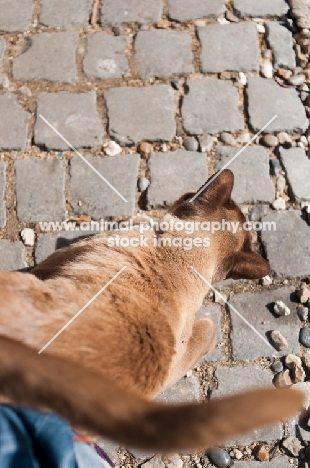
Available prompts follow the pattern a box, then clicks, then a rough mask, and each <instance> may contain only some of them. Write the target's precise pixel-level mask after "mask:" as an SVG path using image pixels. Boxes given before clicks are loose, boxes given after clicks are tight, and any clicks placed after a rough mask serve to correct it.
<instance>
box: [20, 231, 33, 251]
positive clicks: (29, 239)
mask: <svg viewBox="0 0 310 468" xmlns="http://www.w3.org/2000/svg"><path fill="white" fill-rule="evenodd" d="M20 235H21V238H22V239H23V242H24V244H25V245H27V246H29V247H33V246H34V230H33V229H30V228H25V229H23V230H22V231H21V233H20Z"/></svg>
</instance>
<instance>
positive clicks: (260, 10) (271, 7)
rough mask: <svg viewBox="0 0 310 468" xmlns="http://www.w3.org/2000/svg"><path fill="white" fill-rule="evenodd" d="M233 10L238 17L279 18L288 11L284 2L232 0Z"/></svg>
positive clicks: (283, 0) (279, 0) (282, 0)
mask: <svg viewBox="0 0 310 468" xmlns="http://www.w3.org/2000/svg"><path fill="white" fill-rule="evenodd" d="M234 9H235V12H236V13H237V14H238V15H239V16H242V17H244V16H246V17H250V18H256V17H281V16H283V15H285V14H286V13H287V11H288V9H289V7H288V4H287V2H286V1H285V0H272V1H270V0H260V1H259V2H258V1H257V0H234Z"/></svg>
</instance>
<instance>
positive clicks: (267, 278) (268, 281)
mask: <svg viewBox="0 0 310 468" xmlns="http://www.w3.org/2000/svg"><path fill="white" fill-rule="evenodd" d="M271 284H272V278H271V277H270V276H269V275H267V276H264V278H262V285H263V286H270V285H271Z"/></svg>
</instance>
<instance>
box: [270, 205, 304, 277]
mask: <svg viewBox="0 0 310 468" xmlns="http://www.w3.org/2000/svg"><path fill="white" fill-rule="evenodd" d="M263 222H274V223H276V228H277V230H276V231H267V230H263V231H262V241H263V244H264V247H265V249H266V252H267V257H268V260H269V262H270V264H271V268H272V270H273V271H274V272H275V274H276V276H277V277H279V278H281V277H282V278H283V277H285V278H294V277H296V276H304V275H309V274H310V264H309V258H310V244H309V235H310V226H309V225H308V224H307V222H306V221H304V220H303V219H302V214H301V212H300V211H297V210H296V211H295V210H294V211H293V210H292V211H284V212H274V213H270V214H269V215H267V216H266V217H265V218H263Z"/></svg>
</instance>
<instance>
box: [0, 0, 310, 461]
mask: <svg viewBox="0 0 310 468" xmlns="http://www.w3.org/2000/svg"><path fill="white" fill-rule="evenodd" d="M299 4H300V5H298V1H294V0H292V1H291V4H290V6H292V7H293V10H292V11H290V10H289V5H288V4H287V3H286V1H285V0H260V1H257V0H228V1H226V3H225V0H204V1H201V0H191V1H188V0H162V1H161V0H101V2H99V1H97V0H95V1H93V0H66V1H61V0H23V1H22V2H21V1H19V0H10V1H7V0H0V11H1V15H0V31H1V32H0V83H1V84H0V115H1V119H0V159H1V161H0V228H1V230H0V267H1V268H2V269H5V270H14V269H17V270H26V269H27V268H31V267H32V266H33V265H34V264H35V263H38V262H40V261H42V260H43V259H44V258H46V256H47V255H49V254H50V253H52V252H53V251H54V250H55V249H56V248H59V247H62V246H64V245H67V244H68V243H70V242H71V241H72V240H74V239H75V238H78V237H81V236H85V235H89V234H90V232H84V231H78V232H77V231H69V232H68V231H67V232H66V231H64V232H58V233H43V232H42V230H41V228H40V225H39V222H44V221H46V222H49V221H55V222H56V221H59V222H62V221H65V220H71V221H77V222H78V223H79V222H81V221H82V220H89V219H90V218H89V217H91V219H92V220H97V221H98V220H100V219H102V218H105V219H106V220H120V219H125V218H126V217H128V216H131V215H133V214H135V213H137V212H142V213H144V212H147V214H149V215H151V216H154V217H157V216H159V215H160V214H162V213H163V212H164V209H165V208H166V207H167V206H169V204H171V203H172V202H173V201H174V200H175V199H176V198H177V197H178V196H179V195H181V194H182V193H183V192H185V191H187V190H195V189H197V188H198V187H199V186H200V185H201V184H202V183H203V182H204V181H205V180H206V179H207V177H208V175H211V174H212V173H213V172H214V171H215V170H217V169H220V168H221V167H223V165H224V164H226V163H227V162H228V161H229V160H230V159H231V158H232V157H233V156H234V155H235V154H236V153H237V151H239V150H240V149H241V148H242V147H243V146H244V145H246V144H247V143H248V142H249V141H250V140H251V139H252V138H253V136H254V135H255V133H256V132H258V131H259V130H260V129H261V128H262V127H263V126H264V125H265V124H266V123H267V122H268V121H270V119H272V118H273V116H274V115H277V119H275V120H274V121H273V122H272V123H271V124H270V125H269V126H268V128H266V130H265V132H264V133H263V134H262V135H261V136H260V137H258V138H256V139H254V141H253V142H252V143H251V144H250V146H249V147H248V148H247V149H246V150H245V151H244V152H243V153H242V154H241V155H240V157H238V158H237V159H235V161H234V162H233V163H232V164H231V168H232V170H233V171H234V173H235V176H236V187H235V189H234V197H235V199H236V201H237V202H238V203H240V204H241V205H242V209H243V211H244V213H245V214H246V215H247V216H248V217H249V218H250V219H251V220H253V221H259V220H261V219H262V220H264V221H276V223H277V232H268V231H264V232H262V233H258V235H255V236H253V240H254V242H255V245H256V248H257V250H258V251H260V252H262V253H263V255H265V256H266V257H267V258H268V259H269V260H270V262H271V266H272V270H273V272H272V277H271V278H267V279H265V280H264V281H262V282H246V281H244V282H232V281H230V282H229V281H226V282H223V283H222V284H220V285H219V288H220V289H221V291H222V293H223V294H225V295H226V296H227V297H230V301H231V304H232V306H234V307H235V308H236V309H237V310H239V311H240V312H241V313H242V314H243V315H244V317H245V318H246V319H247V320H249V322H251V323H252V324H253V325H254V326H255V327H256V328H257V330H258V331H259V332H260V333H262V334H263V335H266V336H268V332H269V331H270V330H273V329H275V328H276V329H278V330H279V331H281V333H282V334H283V336H284V337H285V338H286V339H287V341H288V347H287V348H286V349H285V351H283V352H282V353H281V355H283V356H285V355H287V354H288V353H294V354H297V355H300V356H302V355H303V356H304V363H305V370H306V382H305V383H303V384H302V383H299V384H297V385H303V388H304V389H306V391H307V392H308V393H309V394H310V389H309V387H310V381H309V378H310V372H309V369H310V359H309V356H308V354H307V350H306V348H304V347H303V346H301V345H300V343H299V333H300V328H303V327H307V324H308V322H307V321H300V319H299V318H298V316H297V313H296V305H297V302H298V300H297V298H296V295H295V290H296V288H298V287H300V283H301V280H306V282H308V283H309V282H310V261H309V260H310V242H309V235H310V227H309V223H310V214H309V213H310V161H309V156H310V153H309V143H310V132H309V129H308V128H309V117H310V95H309V85H310V66H309V53H310V29H305V28H309V27H310V3H309V2H308V1H307V0H304V1H302V2H300V1H299ZM303 28H304V29H303ZM40 114H41V115H42V116H43V117H44V118H45V119H47V121H48V122H50V123H51V124H52V125H53V126H54V127H55V128H56V129H57V130H58V131H59V132H60V133H61V134H62V135H63V136H64V137H65V138H66V139H67V140H68V141H69V142H70V144H71V145H73V146H74V147H76V148H77V149H79V150H80V151H81V152H82V153H83V155H84V156H85V157H86V159H87V161H88V162H89V163H91V164H92V165H93V166H94V167H95V168H96V169H97V170H98V171H99V172H100V173H101V174H103V175H104V177H105V178H106V179H107V180H108V181H109V182H110V183H111V184H112V185H113V186H114V187H115V188H116V189H117V190H118V191H119V192H120V193H121V195H122V196H123V197H124V198H126V199H127V201H128V202H127V203H126V202H125V201H124V200H123V199H122V198H121V197H119V196H118V194H117V193H116V192H115V191H113V190H112V189H111V188H110V187H109V186H108V185H107V184H106V183H105V182H104V181H103V180H101V179H100V178H99V177H98V175H97V174H96V173H94V172H93V171H92V170H91V169H90V168H89V167H87V165H86V164H85V162H83V161H82V160H81V159H80V158H79V156H78V155H77V154H75V152H74V151H72V150H71V149H70V147H69V146H68V144H67V143H66V142H65V141H64V140H63V139H61V138H60V137H59V136H58V135H57V134H56V133H55V132H54V131H53V130H52V129H51V128H50V127H49V126H48V125H47V123H46V122H45V121H44V120H43V119H41V118H40ZM111 141H112V143H111ZM137 181H138V184H137ZM149 182H150V185H149ZM148 185H149V187H148ZM307 218H309V219H307ZM26 228H27V229H28V230H27V229H26ZM25 229H26V230H25ZM29 229H30V230H31V231H29ZM33 233H34V235H35V237H34V241H33V239H32V238H31V237H32V234H33ZM277 300H282V301H284V302H285V304H286V305H287V306H289V307H290V309H291V315H289V316H288V317H279V316H276V315H275V314H274V313H272V311H273V309H272V305H273V303H274V302H275V301H277ZM308 306H309V304H307V303H306V304H304V308H307V307H308ZM206 313H210V314H211V316H213V318H214V320H215V322H216V323H217V327H218V339H219V342H218V346H217V349H216V350H215V351H214V352H213V353H212V354H211V355H210V356H208V357H207V358H205V360H204V361H203V362H202V363H201V364H200V365H199V366H198V367H197V368H196V369H195V370H194V371H193V372H191V373H190V374H189V375H188V376H187V377H186V378H184V379H183V380H182V381H180V382H179V383H178V384H177V385H176V386H175V387H174V388H173V389H171V390H169V391H168V392H166V393H165V394H164V395H162V396H161V398H162V399H164V400H165V401H175V402H177V401H189V400H192V399H193V400H197V399H200V400H201V401H202V400H204V399H206V397H211V398H214V397H216V396H220V395H223V394H226V393H230V392H232V391H235V390H236V391H237V390H240V389H244V388H249V387H251V386H253V385H257V384H266V385H272V379H273V376H274V372H273V371H272V370H271V369H270V365H271V364H272V363H273V362H274V358H273V357H272V355H271V354H272V353H271V352H270V351H271V350H270V349H269V348H268V346H266V345H264V343H263V342H262V341H260V340H259V338H258V337H257V335H255V334H254V333H252V332H251V330H250V329H249V328H247V326H246V325H245V324H244V322H242V321H241V320H240V318H238V317H237V316H236V315H235V314H234V313H233V311H232V309H230V308H229V307H227V306H224V305H223V303H221V300H220V299H218V298H217V299H216V302H214V295H213V293H210V294H209V296H208V297H207V298H206V302H205V305H204V307H203V308H202V309H201V310H200V312H199V314H200V315H201V316H203V315H204V314H206ZM303 313H304V314H305V317H307V314H308V311H307V310H304V312H303ZM305 317H304V318H305ZM307 365H308V367H307ZM276 367H277V372H280V371H281V365H280V364H279V363H278V364H277V366H276ZM287 373H288V371H287V372H286V374H285V377H286V378H287ZM282 378H284V377H283V375H282ZM301 380H302V379H301ZM295 381H296V379H295ZM307 381H309V383H307ZM249 417H250V415H249ZM227 423H229V421H227ZM287 436H291V437H293V438H294V439H292V440H291V442H292V444H293V445H294V444H295V446H296V444H297V445H298V443H297V442H298V441H296V439H295V437H297V438H299V439H300V440H301V442H302V446H303V449H302V450H301V452H300V456H299V457H298V456H297V455H298V450H297V449H296V447H295V449H294V447H293V448H292V447H291V446H290V448H288V449H284V446H283V442H284V441H285V440H286V439H287ZM288 440H289V441H290V439H288ZM309 441H310V431H309V428H308V426H307V425H306V424H304V423H303V422H302V421H298V418H297V419H295V420H293V421H290V422H289V424H287V425H282V424H280V423H279V424H277V425H276V426H274V427H272V428H269V429H263V430H261V431H257V432H255V433H253V434H251V435H249V436H246V437H243V438H240V439H238V440H234V441H229V442H227V446H228V449H227V450H228V452H229V453H230V454H231V456H232V458H233V459H235V466H236V467H238V468H242V467H243V468H245V467H246V468H248V467H253V468H254V467H258V466H262V467H265V466H270V467H271V468H284V467H288V466H310V465H309V464H307V463H310V462H307V460H306V459H305V453H304V452H305V447H306V446H307V444H308V443H309ZM258 444H264V446H265V447H266V449H267V451H269V455H270V459H271V461H270V462H263V463H262V464H261V462H259V461H255V460H256V459H259V455H257V452H259V453H260V450H259V449H260V448H261V447H259V446H258ZM104 445H105V447H106V448H107V447H108V450H109V453H110V455H111V457H112V458H113V459H114V460H117V462H118V463H119V464H120V465H122V466H125V465H126V466H132V465H133V464H137V463H138V462H139V463H142V462H143V463H145V462H146V460H147V459H149V458H150V457H152V456H153V455H154V454H145V453H141V452H137V451H135V450H131V451H130V450H129V451H125V450H124V449H123V448H122V449H117V447H116V446H115V445H113V444H111V443H108V442H106V441H105V442H104ZM284 445H285V442H284ZM286 445H289V444H287V443H286ZM257 446H258V447H257ZM296 450H297V452H296ZM263 451H264V450H263V448H261V452H263ZM294 453H295V456H294ZM269 455H268V456H269ZM263 459H264V458H263ZM265 459H266V458H265ZM183 464H184V465H185V466H189V465H191V466H196V467H197V468H201V467H202V466H206V465H209V464H210V461H209V459H208V458H207V457H205V456H204V454H203V453H198V454H196V455H191V456H190V455H188V454H183V455H182V458H180V456H179V455H175V456H172V457H170V458H166V459H161V458H158V457H155V458H151V460H150V461H149V462H147V468H152V467H155V466H158V467H160V468H162V467H164V466H168V467H170V468H181V467H182V465H183ZM218 466H220V465H218Z"/></svg>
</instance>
